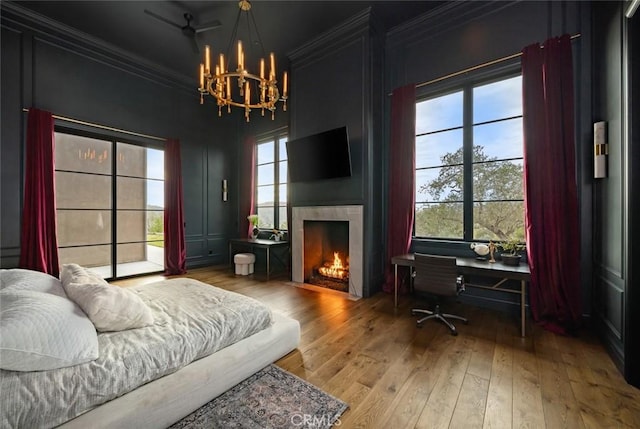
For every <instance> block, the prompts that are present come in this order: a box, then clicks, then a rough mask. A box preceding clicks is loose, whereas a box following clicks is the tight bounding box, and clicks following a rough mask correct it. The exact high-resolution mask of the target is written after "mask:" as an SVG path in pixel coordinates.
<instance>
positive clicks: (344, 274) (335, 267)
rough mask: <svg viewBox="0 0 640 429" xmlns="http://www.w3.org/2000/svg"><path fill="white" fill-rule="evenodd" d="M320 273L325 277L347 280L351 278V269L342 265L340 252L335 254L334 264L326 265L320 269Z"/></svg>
mask: <svg viewBox="0 0 640 429" xmlns="http://www.w3.org/2000/svg"><path fill="white" fill-rule="evenodd" d="M318 272H319V273H320V274H322V275H323V276H325V277H331V278H334V279H340V280H345V279H347V278H348V277H349V267H348V266H346V267H345V266H344V265H343V264H342V259H340V252H333V264H331V265H328V264H326V265H325V266H324V267H320V268H318Z"/></svg>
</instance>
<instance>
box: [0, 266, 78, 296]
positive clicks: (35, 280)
mask: <svg viewBox="0 0 640 429" xmlns="http://www.w3.org/2000/svg"><path fill="white" fill-rule="evenodd" d="M0 290H2V291H7V290H12V291H16V290H31V291H34V292H46V293H52V294H54V295H58V296H61V297H64V298H66V297H67V295H66V294H65V293H64V289H62V283H60V280H58V279H57V278H56V277H53V276H52V275H50V274H46V273H42V272H40V271H32V270H24V269H22V268H12V269H10V270H0Z"/></svg>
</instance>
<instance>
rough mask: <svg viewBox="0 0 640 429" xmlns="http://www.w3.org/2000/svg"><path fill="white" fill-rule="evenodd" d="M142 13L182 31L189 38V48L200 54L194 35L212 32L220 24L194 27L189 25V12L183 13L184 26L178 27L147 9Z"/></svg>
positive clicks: (215, 22)
mask: <svg viewBox="0 0 640 429" xmlns="http://www.w3.org/2000/svg"><path fill="white" fill-rule="evenodd" d="M144 13H146V14H147V15H150V16H152V17H154V18H155V19H157V20H159V21H162V22H164V23H165V24H169V25H170V26H172V27H175V28H178V29H180V30H181V31H182V34H183V35H184V36H186V37H188V38H189V40H190V41H191V47H192V48H193V51H194V52H195V53H200V48H199V47H198V42H197V40H196V34H199V33H203V32H205V31H209V30H214V29H216V28H218V27H221V26H222V24H221V23H220V21H218V20H217V19H216V20H214V21H211V22H208V23H206V24H203V25H200V26H198V27H194V26H192V25H191V21H192V20H193V15H192V14H191V13H189V12H185V13H184V15H183V16H184V19H185V20H186V21H187V23H186V25H180V24H178V23H177V22H173V21H171V20H170V19H167V18H165V17H164V16H161V15H158V14H157V13H155V12H152V11H150V10H148V9H145V10H144Z"/></svg>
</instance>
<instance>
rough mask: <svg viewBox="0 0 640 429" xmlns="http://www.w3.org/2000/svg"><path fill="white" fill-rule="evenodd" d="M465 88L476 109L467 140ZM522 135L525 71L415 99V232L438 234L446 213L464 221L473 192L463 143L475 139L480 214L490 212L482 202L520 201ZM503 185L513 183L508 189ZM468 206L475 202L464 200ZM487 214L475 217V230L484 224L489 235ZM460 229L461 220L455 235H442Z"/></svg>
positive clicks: (476, 202)
mask: <svg viewBox="0 0 640 429" xmlns="http://www.w3.org/2000/svg"><path fill="white" fill-rule="evenodd" d="M465 91H468V92H467V94H468V95H469V98H468V100H469V101H470V102H471V106H470V107H471V109H472V118H471V119H470V124H466V125H468V126H469V128H468V129H467V130H468V132H469V134H467V135H466V136H467V137H470V139H469V141H467V142H465V123H464V103H465ZM522 135H523V130H522V77H521V76H515V77H511V78H507V79H503V80H500V81H494V82H491V83H487V84H482V85H478V86H474V87H467V88H466V89H463V88H461V89H460V90H457V91H454V92H450V93H448V94H442V95H438V96H436V97H433V98H430V99H426V100H422V101H419V102H417V103H416V175H415V178H416V215H417V214H418V213H421V216H420V217H419V218H417V220H416V235H419V236H420V235H421V234H425V235H426V236H431V235H432V234H435V235H433V236H440V235H438V228H437V227H436V226H435V225H436V224H437V222H435V220H436V219H437V218H440V219H441V220H446V219H448V220H449V221H450V222H451V225H454V224H458V225H459V224H460V223H461V222H462V213H461V212H460V210H461V208H462V205H461V204H462V203H463V200H464V198H468V196H469V195H468V194H466V193H465V190H464V188H463V180H462V177H463V168H462V166H463V164H464V158H463V156H462V153H463V147H464V146H465V145H468V146H469V149H471V145H473V149H472V150H471V153H472V154H473V158H472V159H471V163H472V164H471V167H472V170H471V171H472V175H473V187H474V189H473V198H472V199H473V207H474V212H476V211H477V210H480V211H479V212H478V213H477V214H478V215H480V214H481V213H483V214H482V216H485V217H486V216H488V215H489V213H488V211H487V210H488V209H482V207H483V206H484V207H489V206H490V205H493V206H494V207H498V206H499V205H500V204H507V203H509V202H511V201H514V202H517V201H520V200H521V196H518V195H517V194H518V192H519V193H520V194H521V191H519V189H516V188H518V187H519V186H521V178H518V177H516V176H517V174H516V173H517V169H518V168H519V169H520V170H521V169H522V156H523V147H522ZM507 164H510V165H512V167H509V166H508V165H507ZM501 165H504V167H501ZM487 174H490V175H488V176H487ZM503 182H504V183H503ZM503 185H506V187H507V188H512V189H511V190H508V191H505V189H506V188H505V187H504V186H503ZM514 190H516V191H515V192H514ZM465 195H467V196H465ZM463 197H464V198H463ZM491 201H494V202H493V203H492V202H491ZM501 201H502V202H501ZM458 203H459V204H458ZM443 204H444V205H443ZM452 204H458V205H457V206H455V205H452ZM465 207H467V209H470V208H471V206H466V204H465ZM467 209H465V210H467ZM494 210H495V209H494ZM426 219H431V220H429V221H427V220H426ZM456 219H457V220H456ZM418 220H420V222H421V223H420V225H418ZM486 220H487V219H486V218H485V219H479V218H474V225H473V229H474V235H475V233H476V232H477V233H481V232H480V231H482V230H483V228H485V232H482V233H481V234H485V233H488V234H490V236H491V234H492V233H491V232H486V226H482V225H483V224H485V225H486V223H484V221H486ZM424 222H427V223H424ZM427 225H432V227H429V226H427ZM444 229H446V228H444ZM466 229H468V228H465V230H466ZM462 231H463V229H461V225H460V226H458V227H455V232H453V230H452V229H449V233H450V234H453V235H444V236H443V237H445V236H446V237H451V238H462V237H461V236H460V234H462Z"/></svg>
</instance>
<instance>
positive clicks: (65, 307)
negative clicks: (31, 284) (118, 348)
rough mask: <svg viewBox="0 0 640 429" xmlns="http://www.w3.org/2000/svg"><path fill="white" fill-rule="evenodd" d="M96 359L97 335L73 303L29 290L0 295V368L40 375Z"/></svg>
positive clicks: (9, 291) (1, 293)
mask: <svg viewBox="0 0 640 429" xmlns="http://www.w3.org/2000/svg"><path fill="white" fill-rule="evenodd" d="M97 357H98V335H97V333H96V329H95V328H94V327H93V324H92V323H91V321H90V320H89V319H88V318H87V316H86V315H85V314H84V313H83V312H82V310H80V308H79V307H78V306H77V305H76V304H74V303H73V301H71V300H69V299H67V298H63V297H60V296H56V295H53V294H50V293H42V292H34V291H29V290H15V291H12V290H3V291H2V292H0V368H2V369H6V370H11V371H42V370H48V369H56V368H63V367H66V366H73V365H77V364H80V363H84V362H89V361H91V360H94V359H96V358H97Z"/></svg>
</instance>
